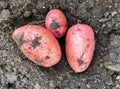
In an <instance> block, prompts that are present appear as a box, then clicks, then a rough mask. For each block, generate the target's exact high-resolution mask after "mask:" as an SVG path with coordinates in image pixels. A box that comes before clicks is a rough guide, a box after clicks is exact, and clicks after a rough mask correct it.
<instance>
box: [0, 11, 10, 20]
mask: <svg viewBox="0 0 120 89" xmlns="http://www.w3.org/2000/svg"><path fill="white" fill-rule="evenodd" d="M9 17H10V11H9V10H8V9H6V10H2V12H1V14H0V21H2V20H8V18H9Z"/></svg>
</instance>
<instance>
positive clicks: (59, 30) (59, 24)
mask: <svg viewBox="0 0 120 89" xmlns="http://www.w3.org/2000/svg"><path fill="white" fill-rule="evenodd" d="M45 25H46V28H47V29H48V30H50V31H51V32H52V33H53V34H54V35H55V36H56V37H57V38H60V37H62V36H64V34H65V33H66V30H67V20H66V17H65V15H64V14H63V12H62V11H61V10H59V9H52V10H50V11H49V12H48V14H47V15H46V19H45Z"/></svg>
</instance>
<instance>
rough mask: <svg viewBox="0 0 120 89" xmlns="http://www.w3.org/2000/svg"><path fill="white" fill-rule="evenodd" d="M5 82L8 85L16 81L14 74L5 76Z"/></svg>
mask: <svg viewBox="0 0 120 89" xmlns="http://www.w3.org/2000/svg"><path fill="white" fill-rule="evenodd" d="M6 77H7V80H8V81H9V82H10V83H13V82H14V81H17V76H16V75H14V74H6Z"/></svg>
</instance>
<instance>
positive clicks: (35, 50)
mask: <svg viewBox="0 0 120 89" xmlns="http://www.w3.org/2000/svg"><path fill="white" fill-rule="evenodd" d="M12 38H13V39H14V41H15V42H16V43H17V44H18V46H19V48H20V50H21V51H22V52H23V54H24V55H25V56H26V57H28V58H29V59H30V60H31V61H33V62H34V63H36V64H38V65H40V66H44V67H51V66H53V65H55V64H57V63H58V62H59V61H60V59H61V48H60V46H59V44H58V41H57V40H56V38H55V37H54V35H53V34H52V33H51V32H50V31H49V30H46V29H45V28H43V27H41V26H37V25H26V26H22V27H20V28H17V29H16V30H15V31H14V32H13V34H12Z"/></svg>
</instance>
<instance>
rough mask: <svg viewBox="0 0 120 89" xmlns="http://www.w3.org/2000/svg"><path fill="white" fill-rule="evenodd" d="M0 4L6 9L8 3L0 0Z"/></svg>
mask: <svg viewBox="0 0 120 89" xmlns="http://www.w3.org/2000/svg"><path fill="white" fill-rule="evenodd" d="M0 6H1V7H2V8H4V9H6V8H7V7H8V3H7V2H5V1H0Z"/></svg>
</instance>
